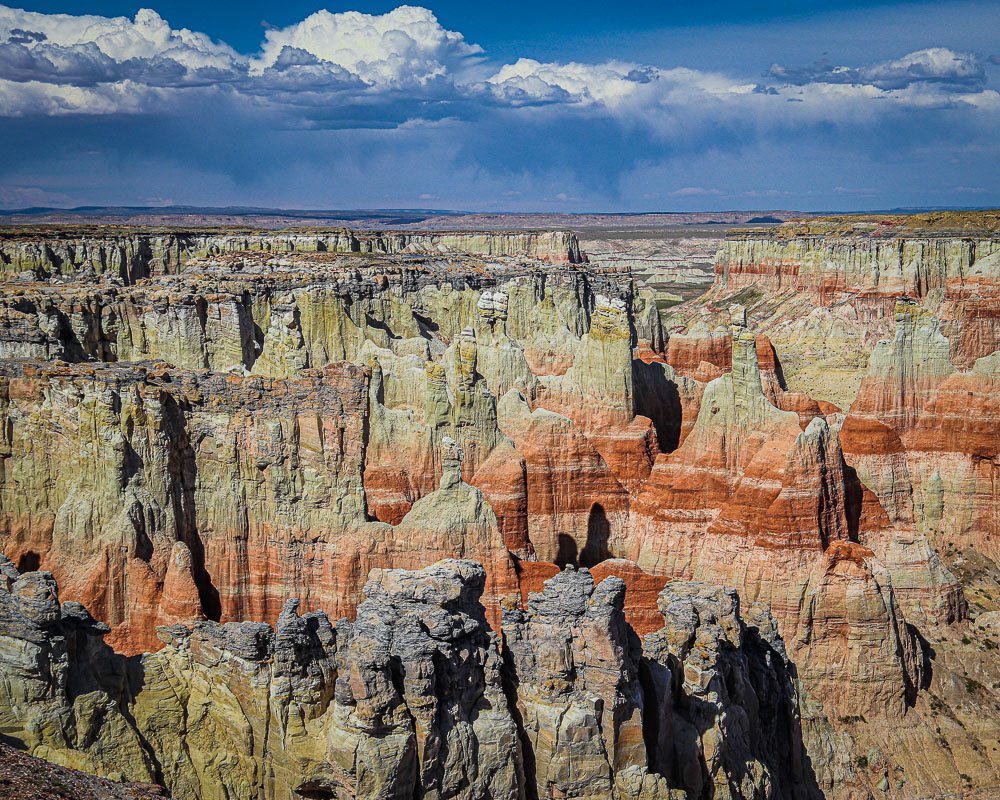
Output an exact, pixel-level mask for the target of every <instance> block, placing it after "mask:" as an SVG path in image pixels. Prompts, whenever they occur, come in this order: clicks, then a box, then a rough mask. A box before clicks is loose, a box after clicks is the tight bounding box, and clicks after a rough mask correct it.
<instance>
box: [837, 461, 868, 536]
mask: <svg viewBox="0 0 1000 800" xmlns="http://www.w3.org/2000/svg"><path fill="white" fill-rule="evenodd" d="M840 464H841V469H842V470H843V474H844V511H845V513H846V514H847V537H848V538H849V539H850V540H851V541H852V542H856V541H858V532H859V528H860V526H861V508H862V506H863V505H864V497H865V490H864V485H863V484H862V483H861V478H859V477H858V472H857V470H856V469H854V467H852V466H849V465H848V464H847V462H846V461H844V457H843V456H841V457H840Z"/></svg>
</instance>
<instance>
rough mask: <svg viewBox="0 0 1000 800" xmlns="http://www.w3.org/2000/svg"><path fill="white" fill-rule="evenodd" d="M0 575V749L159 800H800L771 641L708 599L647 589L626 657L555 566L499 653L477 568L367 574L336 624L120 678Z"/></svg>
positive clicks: (608, 625)
mask: <svg viewBox="0 0 1000 800" xmlns="http://www.w3.org/2000/svg"><path fill="white" fill-rule="evenodd" d="M0 570H2V571H3V575H4V577H3V583H0V644H2V645H3V646H2V647H0V669H2V670H3V674H4V676H5V682H4V689H3V700H4V703H2V704H0V725H2V728H3V730H4V731H5V735H6V736H8V737H11V738H13V739H15V740H17V741H18V742H19V744H20V745H21V746H23V747H27V748H28V749H30V750H32V751H34V752H36V753H39V754H43V755H44V756H45V757H46V758H48V759H49V760H52V761H55V762H56V763H62V764H65V765H67V766H71V767H74V768H83V769H87V770H91V771H101V772H104V773H105V774H110V775H112V776H114V777H116V778H118V777H123V778H126V779H130V780H140V781H157V782H161V783H162V784H164V785H165V786H166V787H167V788H168V789H169V791H170V793H171V796H172V797H174V798H178V800H185V799H186V798H205V797H210V798H215V797H232V796H238V797H250V796H254V797H259V798H262V800H268V799H269V798H295V797H313V798H322V797H343V796H351V797H357V798H376V797H378V798H403V797H411V796H413V794H414V792H415V791H416V792H418V793H419V795H420V796H422V797H445V796H456V795H459V796H462V797H467V798H511V800H514V799H515V798H521V797H525V796H532V797H534V796H539V797H567V796H569V797H593V798H609V797H611V798H667V797H678V798H681V797H684V796H703V795H704V793H705V791H706V788H705V787H707V786H712V785H714V786H716V787H717V790H718V791H722V792H725V793H726V794H727V796H732V797H746V798H750V797H758V796H762V793H771V792H772V791H774V790H779V793H780V794H782V795H783V796H793V795H794V796H803V797H808V796H811V794H810V790H809V788H808V787H809V780H808V776H807V774H806V772H805V770H804V764H803V762H802V760H801V740H800V738H798V729H797V726H796V722H795V712H794V708H795V689H794V685H793V683H792V681H791V678H790V673H789V671H788V664H787V660H786V659H785V657H784V655H783V648H782V644H781V642H780V640H779V639H777V638H775V635H774V633H773V630H774V629H773V624H772V623H771V622H770V618H769V617H768V616H767V614H766V612H764V611H761V610H755V614H758V615H763V616H759V618H755V622H756V625H754V624H750V623H748V622H746V621H744V619H743V618H742V617H741V615H740V611H739V601H738V598H737V597H736V594H735V592H733V591H731V590H724V589H718V588H713V587H709V586H707V585H703V584H686V583H682V582H677V583H674V584H671V585H668V586H667V587H666V588H665V589H664V590H663V592H661V594H660V596H659V601H658V602H659V607H660V611H661V613H662V619H663V628H662V629H661V630H660V631H658V632H656V633H654V634H650V635H649V636H647V638H646V642H645V644H644V645H643V646H642V650H641V652H640V648H639V643H638V641H637V640H635V639H634V634H630V631H629V629H628V628H627V626H626V625H625V622H624V612H623V604H624V596H625V587H624V584H623V582H622V581H621V580H620V579H618V578H615V577H609V578H606V579H605V580H604V581H602V582H601V583H600V584H599V585H597V586H595V585H594V581H593V579H592V578H591V576H590V574H589V572H588V571H586V570H581V571H579V572H577V571H573V570H572V569H570V570H568V571H566V572H562V573H560V574H558V575H557V576H555V577H554V578H552V579H550V580H549V581H547V582H546V584H545V589H544V591H543V592H542V593H540V594H533V595H532V596H531V598H530V599H529V602H528V604H527V608H526V609H524V610H521V609H518V608H516V607H514V606H509V607H507V608H506V609H505V612H504V622H503V634H504V639H505V641H506V642H507V644H506V645H505V648H504V651H503V654H502V653H501V650H500V648H499V638H498V636H497V634H496V633H494V632H493V631H491V630H490V629H489V628H488V626H487V625H486V622H485V619H484V608H483V606H482V605H481V604H480V603H479V597H480V595H481V593H482V591H483V587H484V584H485V579H486V574H485V571H484V569H483V567H482V566H481V565H480V564H477V563H475V562H469V561H457V560H445V561H441V562H438V563H436V564H434V565H432V566H429V567H426V568H424V569H422V570H420V571H417V572H408V571H405V570H374V571H373V572H372V574H371V575H370V576H369V580H368V582H367V584H366V586H365V595H366V599H365V600H364V602H363V603H362V604H361V606H360V607H359V609H358V612H357V617H356V619H355V621H354V622H348V621H347V620H341V621H340V622H338V623H337V625H336V627H334V626H332V625H331V624H330V622H329V620H328V618H327V617H326V615H325V614H323V613H321V612H317V613H311V614H303V615H300V614H299V612H298V608H299V602H298V600H289V601H288V602H286V603H285V605H284V608H283V610H282V612H281V614H280V615H279V617H278V621H277V625H276V627H275V628H271V627H270V626H268V625H266V624H264V623H252V622H243V623H235V622H234V623H227V624H225V625H220V624H218V623H214V622H201V623H198V624H196V625H194V627H193V628H189V627H186V626H184V625H179V624H174V625H171V626H166V627H160V628H158V635H159V636H160V637H161V638H162V639H163V641H164V642H165V643H166V646H165V647H164V648H163V649H162V650H160V651H159V652H157V653H155V654H147V655H143V656H141V657H134V658H131V659H126V658H124V657H123V656H121V655H118V654H116V653H115V652H114V651H113V650H112V649H111V648H110V647H108V646H107V645H106V644H105V643H104V642H103V639H104V636H105V634H106V633H107V631H108V628H107V626H106V625H103V624H101V623H97V622H95V620H94V619H93V618H92V617H91V616H90V615H89V613H88V612H87V611H86V610H85V609H84V607H83V606H81V605H80V604H78V603H72V602H65V603H62V604H61V605H60V603H59V600H58V595H57V589H56V585H55V582H54V580H53V579H52V577H51V575H50V574H49V573H44V572H29V573H24V574H21V575H17V573H16V570H14V569H13V567H12V565H11V564H10V562H6V564H4V565H0ZM15 576H16V577H15ZM567 620H571V622H570V624H569V625H568V626H567V625H566V621H567ZM644 676H645V677H644ZM647 687H648V688H647ZM647 692H648V693H649V696H648V697H647V696H646V693H647ZM643 714H646V715H654V716H655V717H656V718H655V720H653V719H651V720H648V721H644V720H643ZM237 720H238V724H234V722H235V721H237ZM765 720H766V721H765ZM761 723H763V725H764V727H763V728H760V727H759V725H760V724H761ZM775 742H783V743H785V745H784V746H783V747H782V748H780V749H776V748H774V747H773V743H775ZM796 743H797V744H796ZM647 747H649V748H650V752H648V753H647ZM685 793H686V794H685Z"/></svg>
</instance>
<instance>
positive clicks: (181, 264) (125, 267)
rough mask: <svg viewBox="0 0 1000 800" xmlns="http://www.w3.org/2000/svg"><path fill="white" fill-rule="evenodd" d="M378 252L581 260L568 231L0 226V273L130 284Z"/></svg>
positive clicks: (560, 262)
mask: <svg viewBox="0 0 1000 800" xmlns="http://www.w3.org/2000/svg"><path fill="white" fill-rule="evenodd" d="M248 251H249V252H263V253H292V252H296V253H303V252H305V253H381V254H386V255H393V254H403V253H406V254H421V253H424V254H426V253H434V254H448V253H475V254H478V255H482V256H520V257H526V258H532V259H536V260H538V261H548V262H552V263H556V264H562V263H572V264H578V263H580V262H581V261H582V260H583V257H582V255H581V253H580V246H579V244H578V242H577V239H576V237H575V236H574V235H573V234H571V233H567V232H564V231H497V232H490V233H481V232H476V231H454V232H422V231H399V232H388V231H386V232H366V231H352V230H349V229H347V228H337V229H332V230H329V231H323V230H320V231H316V232H295V231H266V230H256V229H253V228H247V229H243V230H239V231H237V232H233V231H228V230H225V229H211V228H208V229H198V228H195V229H192V230H187V231H185V230H174V229H170V228H166V229H153V230H144V229H141V228H130V227H127V226H106V225H105V226H101V227H99V228H93V229H88V228H86V227H83V226H79V227H76V228H68V229H60V228H48V227H41V228H36V229H30V228H29V229H24V228H4V229H0V272H6V273H19V272H30V273H32V274H33V275H34V276H35V277H46V276H49V275H67V274H73V273H77V272H83V273H88V272H89V273H92V274H97V275H103V274H108V275H111V276H117V277H118V278H121V279H122V280H123V281H125V282H126V283H133V282H135V281H137V280H139V279H141V278H144V277H147V276H150V275H157V274H170V273H177V272H181V271H182V270H183V269H184V268H185V266H186V265H187V262H188V261H190V260H191V259H194V258H199V257H206V256H217V255H220V254H223V253H234V252H248Z"/></svg>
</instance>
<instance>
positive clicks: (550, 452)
mask: <svg viewBox="0 0 1000 800" xmlns="http://www.w3.org/2000/svg"><path fill="white" fill-rule="evenodd" d="M0 280H2V293H0V543H2V546H3V553H4V556H5V557H3V558H2V559H0V742H2V743H3V744H4V745H8V746H12V747H15V748H18V749H20V750H26V751H28V753H30V754H31V755H32V756H35V757H40V758H43V759H46V760H48V761H50V762H54V763H55V764H58V765H60V768H61V767H66V768H69V769H70V770H80V771H82V772H85V773H92V774H94V775H98V776H102V777H103V778H106V779H111V780H112V781H119V780H121V781H126V782H127V783H124V784H110V783H105V784H100V786H119V785H120V786H135V787H140V788H137V789H135V791H136V792H149V791H155V787H154V786H151V785H159V786H160V787H163V789H162V791H163V792H164V793H165V794H169V796H171V797H174V798H184V799H185V800H188V799H190V800H216V798H219V800H222V798H225V799H226V800H233V799H235V798H260V799H261V800H270V799H271V798H274V799H275V800H286V799H287V800H292V799H293V798H338V800H346V798H359V799H360V798H365V799H366V800H367V799H369V798H371V799H373V800H374V798H380V799H381V798H386V799H388V798H413V797H419V798H469V799H470V800H487V798H490V799H497V798H511V800H521V798H593V799H594V800H597V799H598V798H617V799H620V800H632V799H635V800H640V799H641V800H651V799H652V798H669V799H670V800H682V799H684V800H708V799H709V798H733V799H734V800H736V799H738V798H746V799H747V800H750V799H751V798H753V799H754V800H757V799H759V798H774V799H775V800H778V799H779V798H789V799H790V800H811V799H812V798H821V797H826V798H831V799H832V800H841V799H843V800H847V799H848V798H892V799H894V800H903V799H904V798H913V799H914V800H915V799H916V798H930V797H955V798H958V797H966V798H976V797H979V798H987V797H996V796H997V793H998V792H1000V750H998V748H1000V492H998V490H997V482H998V479H1000V391H998V390H1000V216H998V215H997V214H996V213H968V214H948V215H918V216H914V217H893V218H889V217H885V218H880V217H875V218H830V219H810V220H807V221H799V222H795V221H793V222H789V223H785V224H783V225H780V226H777V227H772V228H768V229H744V230H737V231H732V232H730V233H729V235H728V236H727V238H726V240H725V241H724V243H723V245H722V247H721V250H720V251H719V254H718V256H717V259H716V264H715V280H714V283H713V284H712V286H711V288H710V289H709V290H708V292H707V293H706V294H704V295H703V296H701V297H699V298H697V299H695V300H692V301H689V302H686V303H684V304H682V305H679V306H676V307H673V308H670V309H669V310H668V311H667V312H666V313H665V314H663V315H662V316H661V313H660V310H659V309H658V307H657V297H656V294H655V292H654V291H653V290H652V289H650V288H648V287H646V286H644V285H642V284H641V283H637V282H636V280H635V278H634V275H633V274H632V272H631V271H630V270H629V269H628V267H627V266H622V265H620V264H614V263H612V264H602V263H600V262H595V263H588V261H587V257H586V254H585V253H584V252H582V251H581V248H580V246H579V244H578V243H577V240H576V237H575V236H574V235H573V234H571V233H563V232H548V233H545V232H502V233H500V232H492V233H491V232H481V233H477V232H469V231H465V232H455V233H426V232H410V231H407V232H403V233H359V232H352V231H347V230H333V229H330V230H307V229H302V230H297V231H271V232H266V231H255V230H230V231H226V230H215V229H197V230H193V231H180V230H171V229H135V228H116V227H108V226H102V227H92V228H31V229H28V228H20V229H18V228H8V229H3V230H2V231H0ZM7 752H8V751H7V749H4V751H2V752H0V756H2V758H0V766H2V764H3V763H5V762H4V761H3V760H4V759H7V758H9V756H8V755H6V753H7ZM24 758H27V756H24ZM54 769H55V767H54ZM67 772H68V771H67ZM73 774H76V773H73ZM95 780H96V779H95ZM94 785H98V784H94ZM95 791H98V790H95ZM100 791H104V790H100ZM106 791H107V792H111V791H117V790H112V789H107V790H106ZM123 791H124V790H123ZM129 791H131V790H129ZM94 796H95V797H98V796H101V797H103V796H107V797H112V796H115V797H117V796H129V795H127V794H125V795H119V794H111V793H107V794H103V795H102V794H99V793H98V794H95V795H94ZM135 796H140V795H135ZM141 796H146V795H145V794H143V795H141Z"/></svg>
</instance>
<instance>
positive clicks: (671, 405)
mask: <svg viewBox="0 0 1000 800" xmlns="http://www.w3.org/2000/svg"><path fill="white" fill-rule="evenodd" d="M632 382H633V387H634V391H635V413H636V414H638V415H640V416H643V417H649V419H650V420H652V422H653V428H654V429H655V430H656V443H657V445H659V448H660V452H662V453H672V452H673V451H674V450H676V449H677V447H678V445H679V444H680V439H681V423H682V409H681V397H680V393H679V392H678V390H677V384H676V383H674V382H673V381H671V380H668V379H667V373H666V372H665V371H664V368H663V365H662V364H655V363H654V364H647V363H645V362H644V361H642V360H641V359H638V358H637V359H634V360H633V361H632Z"/></svg>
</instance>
